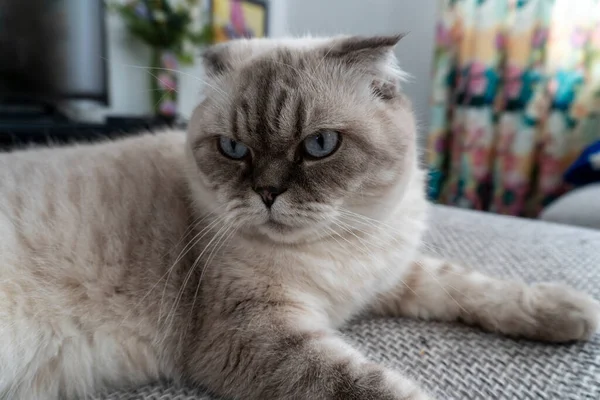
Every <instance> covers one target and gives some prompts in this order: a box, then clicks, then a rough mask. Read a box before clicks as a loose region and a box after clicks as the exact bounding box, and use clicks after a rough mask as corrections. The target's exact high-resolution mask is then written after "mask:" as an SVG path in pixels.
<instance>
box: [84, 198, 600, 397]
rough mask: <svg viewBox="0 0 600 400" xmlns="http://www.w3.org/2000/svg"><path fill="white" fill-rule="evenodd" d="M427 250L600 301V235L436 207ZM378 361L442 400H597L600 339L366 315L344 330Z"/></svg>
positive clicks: (183, 392)
mask: <svg viewBox="0 0 600 400" xmlns="http://www.w3.org/2000/svg"><path fill="white" fill-rule="evenodd" d="M432 220H433V227H432V230H431V231H430V233H429V236H428V239H427V243H428V245H427V248H428V249H427V251H428V252H430V253H431V252H433V253H434V254H439V255H443V256H446V257H449V258H451V259H453V260H456V261H461V262H464V263H466V264H468V265H470V266H472V267H474V268H477V269H480V270H482V271H486V272H487V273H489V274H492V275H495V276H498V277H504V278H510V279H522V280H525V281H527V282H536V281H559V282H566V283H569V284H571V285H573V286H575V287H577V288H579V289H581V290H584V291H587V292H588V293H590V294H592V295H594V296H595V297H596V298H600V231H592V230H587V229H581V228H575V227H567V226H561V225H553V224H550V223H546V222H534V221H528V220H522V219H517V218H510V217H501V216H495V215H489V214H485V215H484V214H480V213H476V212H472V211H463V210H458V209H451V208H448V207H441V206H436V207H434V210H433V215H432ZM344 332H345V334H346V335H347V337H348V340H350V341H352V342H353V343H355V345H356V346H357V347H358V348H360V349H361V350H362V351H363V352H364V353H365V354H367V355H368V356H369V357H370V358H372V359H373V360H375V361H379V362H382V363H386V364H388V365H390V366H392V367H394V368H396V369H398V370H403V371H405V372H406V374H408V375H411V376H413V377H415V379H417V380H419V381H420V382H421V383H422V385H423V386H424V387H426V388H427V389H429V390H430V391H431V392H432V394H434V395H435V396H436V397H437V398H438V399H456V400H458V399H477V400H489V399H499V400H513V399H540V400H542V399H548V400H550V399H552V400H559V399H560V400H583V399H586V400H592V399H600V335H596V337H595V338H594V339H593V340H592V341H591V342H589V343H576V344H571V345H549V344H543V343H535V342H530V341H525V340H513V339H509V338H505V337H501V336H498V335H495V334H489V333H483V332H481V331H479V330H477V329H475V328H470V327H467V326H463V325H460V324H449V323H436V322H424V321H416V320H409V319H381V318H380V319H369V318H367V319H363V320H360V321H356V322H354V323H351V324H350V325H349V326H348V327H347V328H346V329H344ZM94 399H111V400H138V399H140V400H141V399H143V400H150V399H152V400H209V399H212V398H211V397H209V396H205V395H203V392H202V390H200V389H188V388H175V387H170V386H169V385H167V384H156V385H149V386H147V387H144V388H139V389H136V390H133V391H129V392H127V391H121V392H114V393H110V394H104V395H100V396H96V397H94Z"/></svg>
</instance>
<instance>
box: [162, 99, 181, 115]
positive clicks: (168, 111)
mask: <svg viewBox="0 0 600 400" xmlns="http://www.w3.org/2000/svg"><path fill="white" fill-rule="evenodd" d="M158 109H159V111H160V113H161V114H162V115H166V116H174V115H175V113H176V112H177V104H175V102H174V101H173V100H165V101H163V102H162V103H160V106H159V108H158Z"/></svg>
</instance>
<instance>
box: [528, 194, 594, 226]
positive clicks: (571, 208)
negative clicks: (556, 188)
mask: <svg viewBox="0 0 600 400" xmlns="http://www.w3.org/2000/svg"><path fill="white" fill-rule="evenodd" d="M540 219H542V220H544V221H550V222H558V223H561V224H568V225H577V226H583V227H587V228H595V229H600V183H594V184H590V185H586V186H583V187H581V188H578V189H575V190H573V191H572V192H569V193H567V194H565V195H564V196H562V197H559V198H558V199H557V200H556V201H554V202H553V203H552V204H550V205H549V206H548V207H546V208H545V209H544V210H543V211H542V213H541V215H540Z"/></svg>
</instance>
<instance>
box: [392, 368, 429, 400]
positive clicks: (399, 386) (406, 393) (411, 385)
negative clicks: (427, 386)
mask: <svg viewBox="0 0 600 400" xmlns="http://www.w3.org/2000/svg"><path fill="white" fill-rule="evenodd" d="M384 376H385V381H386V383H387V386H388V388H389V390H390V392H391V393H392V396H393V397H392V398H393V399H402V400H434V399H433V397H431V396H430V395H428V394H427V393H426V392H425V391H424V390H422V389H421V388H420V387H419V386H418V385H417V384H416V383H415V382H414V381H412V380H410V379H408V378H406V377H405V376H403V375H401V374H399V373H397V372H395V371H391V370H386V371H385V374H384Z"/></svg>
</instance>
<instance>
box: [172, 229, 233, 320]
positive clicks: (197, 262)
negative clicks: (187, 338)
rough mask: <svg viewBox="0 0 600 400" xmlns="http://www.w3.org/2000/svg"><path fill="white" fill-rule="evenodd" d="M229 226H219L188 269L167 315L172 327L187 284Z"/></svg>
mask: <svg viewBox="0 0 600 400" xmlns="http://www.w3.org/2000/svg"><path fill="white" fill-rule="evenodd" d="M229 226H230V225H229V224H225V225H223V226H222V227H221V228H219V230H218V231H217V232H216V233H215V234H214V235H213V237H212V239H211V240H210V241H209V242H208V244H207V245H206V246H205V247H204V249H203V250H202V251H201V252H200V254H199V255H198V256H197V257H196V261H194V264H193V265H192V267H191V268H190V270H189V271H188V273H187V275H186V276H185V278H184V281H183V283H182V285H181V288H180V289H179V291H178V292H177V296H176V297H175V302H174V304H173V306H172V307H171V310H170V311H169V313H168V314H167V317H166V319H165V323H167V327H170V326H171V324H172V323H173V322H174V321H175V314H176V312H177V308H178V307H179V303H180V301H181V299H182V297H183V293H184V291H185V287H186V286H187V284H188V282H189V280H190V278H191V277H192V275H193V273H194V271H195V269H196V267H197V266H198V264H199V262H200V260H201V259H202V256H203V255H204V253H206V251H207V250H208V249H209V248H210V247H211V245H212V244H213V243H214V241H215V240H217V238H218V237H219V235H220V234H221V232H222V231H223V230H225V229H227V228H228V227H229ZM169 316H170V317H169ZM169 318H170V322H167V321H169Z"/></svg>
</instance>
